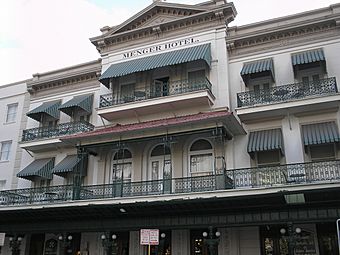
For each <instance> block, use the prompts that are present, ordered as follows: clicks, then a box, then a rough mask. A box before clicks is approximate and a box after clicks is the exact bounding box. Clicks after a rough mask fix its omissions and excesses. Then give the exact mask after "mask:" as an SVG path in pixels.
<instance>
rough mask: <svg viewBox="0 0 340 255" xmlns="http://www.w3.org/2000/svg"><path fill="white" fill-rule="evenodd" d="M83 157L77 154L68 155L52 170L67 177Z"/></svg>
mask: <svg viewBox="0 0 340 255" xmlns="http://www.w3.org/2000/svg"><path fill="white" fill-rule="evenodd" d="M80 161H81V159H80V158H79V157H78V156H77V155H69V156H66V158H64V159H63V160H62V161H61V162H60V163H58V164H57V165H56V166H55V167H54V168H53V169H52V170H51V172H52V174H56V175H59V176H61V177H65V175H66V174H67V173H70V172H73V171H74V168H75V167H77V165H78V163H79V162H80Z"/></svg>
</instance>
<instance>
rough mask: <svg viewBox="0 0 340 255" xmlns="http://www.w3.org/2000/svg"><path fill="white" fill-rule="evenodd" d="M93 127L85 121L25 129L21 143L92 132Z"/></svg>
mask: <svg viewBox="0 0 340 255" xmlns="http://www.w3.org/2000/svg"><path fill="white" fill-rule="evenodd" d="M93 129H94V126H93V125H92V124H90V123H88V122H86V121H79V122H68V123H61V124H58V125H56V126H53V127H37V128H31V129H26V130H24V131H23V133H22V141H23V142H28V141H34V140H38V139H43V138H52V137H59V136H64V135H71V134H75V133H79V132H87V131H92V130H93Z"/></svg>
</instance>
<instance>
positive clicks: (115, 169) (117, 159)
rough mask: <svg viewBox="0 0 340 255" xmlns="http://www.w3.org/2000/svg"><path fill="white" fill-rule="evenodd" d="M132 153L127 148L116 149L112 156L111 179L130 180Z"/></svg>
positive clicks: (115, 180)
mask: <svg viewBox="0 0 340 255" xmlns="http://www.w3.org/2000/svg"><path fill="white" fill-rule="evenodd" d="M131 171H132V154H131V152H130V151H129V150H127V149H122V150H119V151H117V152H116V153H115V154H114V156H113V162H112V176H113V178H112V179H113V181H114V182H117V181H124V182H130V181H131Z"/></svg>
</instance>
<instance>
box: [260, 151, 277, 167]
mask: <svg viewBox="0 0 340 255" xmlns="http://www.w3.org/2000/svg"><path fill="white" fill-rule="evenodd" d="M257 163H258V165H271V164H280V152H279V150H273V151H260V152H257Z"/></svg>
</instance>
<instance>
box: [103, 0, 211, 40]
mask: <svg viewBox="0 0 340 255" xmlns="http://www.w3.org/2000/svg"><path fill="white" fill-rule="evenodd" d="M205 11H206V8H205V7H202V6H195V5H184V4H173V3H165V2H155V3H153V4H151V5H150V6H148V7H147V8H145V9H144V10H142V11H141V12H139V13H137V14H136V15H134V16H132V17H131V18H130V19H128V20H126V21H125V22H123V23H122V24H120V25H118V26H116V27H114V28H112V29H111V30H110V31H109V32H108V33H107V35H114V34H118V33H122V32H125V31H131V30H136V29H140V28H144V27H149V26H157V25H160V24H164V23H167V22H172V21H175V20H176V19H182V18H185V17H189V16H191V15H195V14H198V13H202V12H205Z"/></svg>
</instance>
